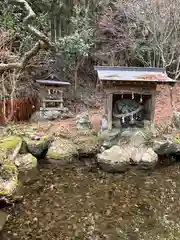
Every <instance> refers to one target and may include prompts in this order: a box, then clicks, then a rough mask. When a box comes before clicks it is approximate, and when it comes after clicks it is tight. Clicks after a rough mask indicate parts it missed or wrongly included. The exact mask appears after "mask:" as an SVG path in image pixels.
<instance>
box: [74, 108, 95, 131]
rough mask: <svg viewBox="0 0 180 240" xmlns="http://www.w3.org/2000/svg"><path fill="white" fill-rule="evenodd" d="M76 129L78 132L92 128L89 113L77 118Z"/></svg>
mask: <svg viewBox="0 0 180 240" xmlns="http://www.w3.org/2000/svg"><path fill="white" fill-rule="evenodd" d="M76 127H77V130H78V131H87V130H89V129H91V128H92V125H91V121H90V118H89V115H88V113H87V112H85V113H82V114H80V115H78V116H77V117H76Z"/></svg>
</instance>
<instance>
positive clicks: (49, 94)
mask: <svg viewBox="0 0 180 240" xmlns="http://www.w3.org/2000/svg"><path fill="white" fill-rule="evenodd" d="M36 82H37V83H38V84H39V88H40V100H41V104H40V111H41V112H45V111H59V112H62V113H63V112H66V111H67V109H66V108H65V107H64V100H63V92H64V89H65V88H67V87H69V86H70V83H69V82H67V81H62V80H60V79H59V78H58V77H57V76H56V75H54V74H51V75H49V76H48V77H47V78H45V79H40V80H36Z"/></svg>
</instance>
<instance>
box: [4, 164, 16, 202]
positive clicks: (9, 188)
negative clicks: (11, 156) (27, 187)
mask: <svg viewBox="0 0 180 240" xmlns="http://www.w3.org/2000/svg"><path fill="white" fill-rule="evenodd" d="M17 187H18V170H17V167H16V166H15V165H14V164H13V163H12V162H9V161H6V162H4V163H3V164H2V165H1V167H0V200H6V199H8V198H9V197H12V195H13V194H14V193H15V192H16V189H17Z"/></svg>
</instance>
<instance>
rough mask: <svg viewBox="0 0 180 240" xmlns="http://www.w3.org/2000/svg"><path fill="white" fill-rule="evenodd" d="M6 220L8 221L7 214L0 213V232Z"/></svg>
mask: <svg viewBox="0 0 180 240" xmlns="http://www.w3.org/2000/svg"><path fill="white" fill-rule="evenodd" d="M7 220H8V214H7V213H5V212H2V211H0V232H1V231H2V230H3V228H4V225H5V223H6V221H7Z"/></svg>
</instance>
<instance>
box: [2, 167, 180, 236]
mask: <svg viewBox="0 0 180 240" xmlns="http://www.w3.org/2000/svg"><path fill="white" fill-rule="evenodd" d="M179 196H180V165H174V166H171V167H166V168H160V169H156V170H155V171H154V172H152V173H150V172H142V171H138V172H129V173H125V174H121V175H118V174H117V175H116V174H115V175H113V174H108V173H104V172H102V171H99V170H97V168H95V167H92V166H89V165H88V166H87V164H86V166H85V165H84V164H83V163H82V164H81V166H73V167H66V168H62V167H58V166H57V167H55V166H54V165H53V166H51V168H47V166H46V167H44V168H42V169H41V170H40V178H39V180H38V181H37V182H35V183H33V184H32V185H31V186H29V185H28V186H26V190H25V198H24V202H23V203H21V204H20V205H16V208H15V209H13V211H11V218H10V220H9V222H8V224H6V227H5V233H6V234H7V233H8V232H9V233H8V236H9V237H10V238H9V239H12V240H13V239H20V240H25V239H26V240H32V239H33V240H34V239H43V240H45V239H46V240H58V239H60V240H61V239H62V240H66V239H67V240H69V239H82V240H86V239H87V240H96V239H97V240H99V239H105V240H106V239H110V240H111V239H112V240H117V239H118V240H121V239H122V240H123V239H130V240H133V239H134V240H136V239H137V240H139V239H140V240H141V239H142V240H146V239H147V240H151V239H152V240H156V239H157V240H158V239H163V240H164V239H168V240H170V239H173V240H176V239H179V236H180V226H179V224H180V223H179V220H180V219H179V218H180V204H179Z"/></svg>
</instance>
